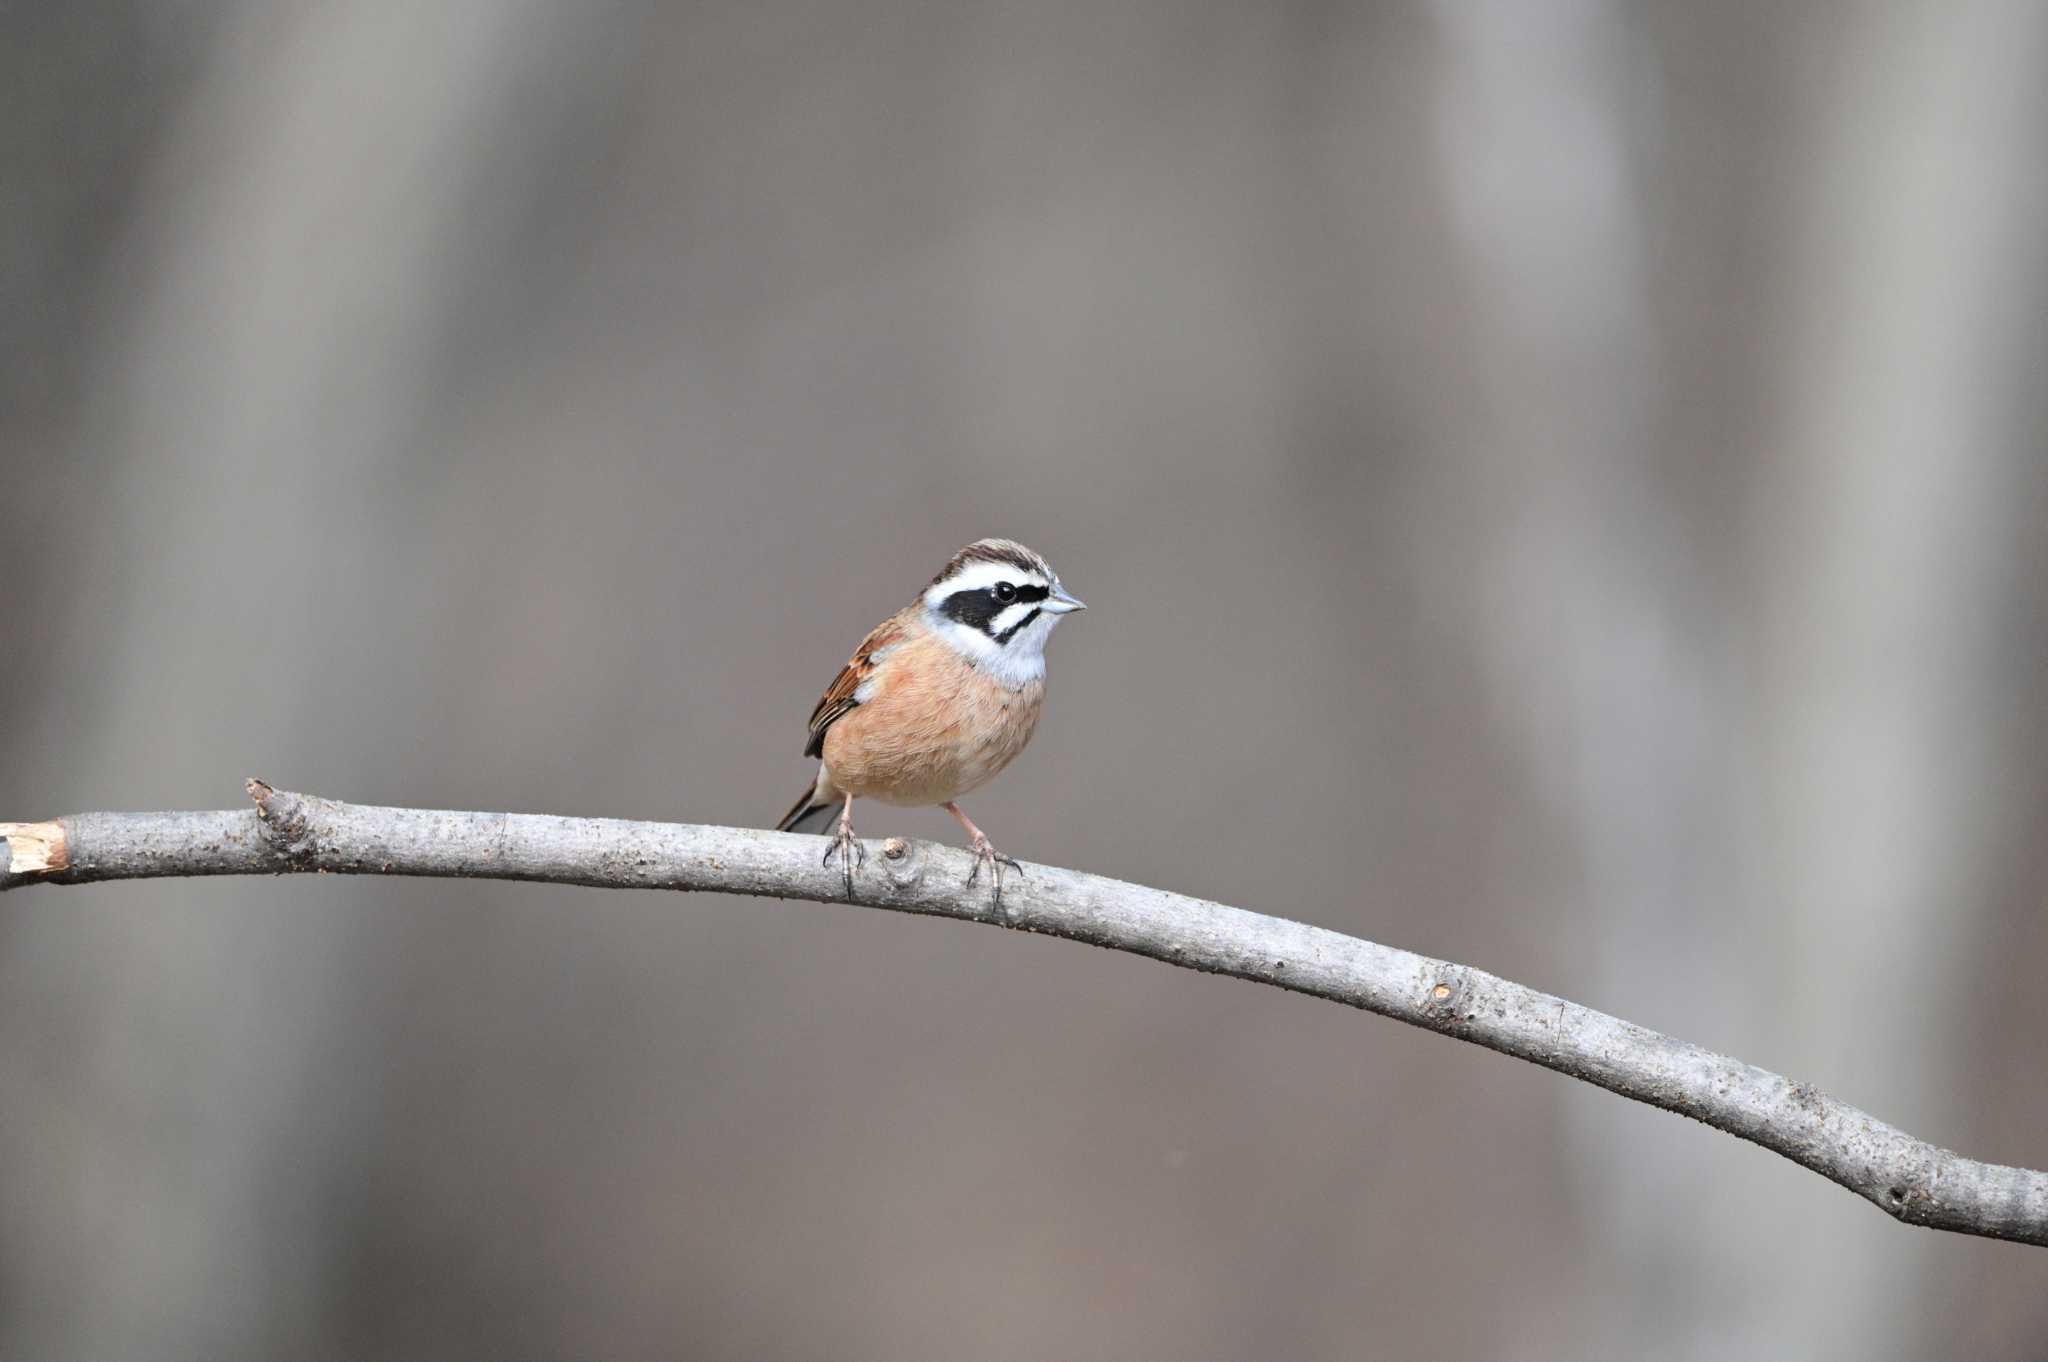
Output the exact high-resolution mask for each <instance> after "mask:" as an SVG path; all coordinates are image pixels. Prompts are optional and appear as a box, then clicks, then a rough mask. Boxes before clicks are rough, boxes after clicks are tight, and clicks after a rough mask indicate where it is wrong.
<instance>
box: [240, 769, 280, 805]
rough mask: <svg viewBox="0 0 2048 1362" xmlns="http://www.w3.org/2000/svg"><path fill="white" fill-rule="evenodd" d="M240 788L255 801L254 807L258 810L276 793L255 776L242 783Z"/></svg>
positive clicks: (266, 783)
mask: <svg viewBox="0 0 2048 1362" xmlns="http://www.w3.org/2000/svg"><path fill="white" fill-rule="evenodd" d="M242 788H243V789H245V790H247V791H248V792H249V798H251V799H253V800H255V801H256V807H257V808H259V809H260V808H262V807H263V805H264V804H265V803H266V802H267V801H268V800H269V799H270V797H271V796H272V795H274V794H276V793H277V791H275V790H273V789H271V788H270V785H269V783H268V782H266V781H263V780H259V779H258V778H257V777H255V776H250V777H249V778H248V779H247V780H245V781H243V782H242Z"/></svg>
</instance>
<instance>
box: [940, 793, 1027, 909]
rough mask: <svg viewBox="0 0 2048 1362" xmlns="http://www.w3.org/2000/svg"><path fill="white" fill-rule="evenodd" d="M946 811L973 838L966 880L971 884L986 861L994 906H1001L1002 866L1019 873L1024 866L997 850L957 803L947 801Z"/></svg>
mask: <svg viewBox="0 0 2048 1362" xmlns="http://www.w3.org/2000/svg"><path fill="white" fill-rule="evenodd" d="M946 812H947V813H950V814H952V815H953V817H954V818H955V819H956V820H958V822H959V824H960V826H961V827H963V828H966V829H967V835H968V836H969V837H972V838H973V839H974V869H973V870H971V871H969V872H968V873H967V882H968V883H969V884H973V883H974V882H975V881H976V880H977V879H979V878H981V867H982V865H983V863H984V862H985V863H987V865H988V873H989V879H990V880H992V881H993V882H994V884H995V891H996V898H995V903H996V907H997V908H998V909H1000V908H1001V907H1002V906H1003V867H1004V866H1008V867H1010V869H1012V870H1014V871H1016V872H1017V873H1018V874H1019V875H1022V874H1023V873H1024V867H1023V866H1021V865H1018V864H1017V862H1016V861H1015V860H1013V859H1011V858H1010V857H1008V856H1005V855H1003V853H1001V852H1000V851H997V850H996V848H995V843H993V842H991V841H989V840H988V834H987V833H985V832H983V831H982V830H981V829H980V828H977V827H976V826H974V820H973V819H972V818H969V817H968V816H967V815H966V814H965V813H963V812H962V811H961V808H960V806H959V805H958V804H955V803H952V802H951V801H948V802H947V804H946Z"/></svg>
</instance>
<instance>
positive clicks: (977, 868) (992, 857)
mask: <svg viewBox="0 0 2048 1362" xmlns="http://www.w3.org/2000/svg"><path fill="white" fill-rule="evenodd" d="M983 865H986V866H988V877H989V882H990V884H991V886H992V887H993V888H994V890H995V897H994V903H995V909H996V915H997V916H998V917H1000V916H1002V915H1003V867H1004V866H1008V867H1010V869H1012V870H1014V871H1016V872H1017V874H1018V875H1019V876H1020V877H1021V876H1022V875H1023V874H1024V867H1023V866H1021V865H1018V864H1017V862H1016V860H1015V858H1013V857H1009V856H1005V855H1003V853H1002V852H1000V851H997V850H996V848H995V843H993V842H991V841H989V840H988V838H986V837H983V836H982V835H981V834H979V833H976V834H975V837H974V869H972V870H970V871H968V872H967V883H968V886H969V887H970V888H971V887H972V886H973V884H974V882H975V881H976V880H978V879H980V878H981V868H982V866H983Z"/></svg>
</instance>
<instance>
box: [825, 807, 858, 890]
mask: <svg viewBox="0 0 2048 1362" xmlns="http://www.w3.org/2000/svg"><path fill="white" fill-rule="evenodd" d="M835 855H836V856H838V857H839V870H840V873H841V874H843V875H844V876H845V877H846V897H848V898H852V897H853V872H854V868H855V867H856V866H863V865H866V864H867V863H868V849H867V848H866V847H864V846H862V845H861V844H860V841H859V839H858V838H856V837H855V836H854V835H853V796H852V795H848V796H847V797H846V803H845V804H844V805H843V806H842V807H841V808H840V810H839V835H838V836H837V837H834V838H833V839H832V840H831V841H830V842H828V843H826V844H825V859H824V860H822V861H820V862H819V864H820V865H830V864H832V858H833V856H835Z"/></svg>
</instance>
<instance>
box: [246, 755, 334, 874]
mask: <svg viewBox="0 0 2048 1362" xmlns="http://www.w3.org/2000/svg"><path fill="white" fill-rule="evenodd" d="M245 788H246V789H247V790H248V791H249V798H251V799H253V800H255V801H256V817H257V820H258V822H259V823H260V824H261V826H262V829H263V840H264V841H266V842H268V843H269V844H270V848H271V850H273V851H275V852H277V853H278V854H279V855H280V856H282V857H284V859H285V862H286V864H287V865H289V866H290V867H291V868H292V869H294V870H303V869H306V868H307V867H309V866H311V865H312V864H313V861H314V858H315V856H316V855H317V854H318V851H319V848H318V846H317V845H316V844H315V841H314V835H313V820H312V819H311V818H310V817H309V816H308V815H307V810H306V799H305V796H303V795H295V794H290V793H287V792H284V791H280V790H274V789H272V788H271V787H270V786H269V785H268V784H267V783H266V782H264V781H261V780H258V779H257V778H256V777H254V776H251V777H249V779H248V782H247V784H246V786H245Z"/></svg>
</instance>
